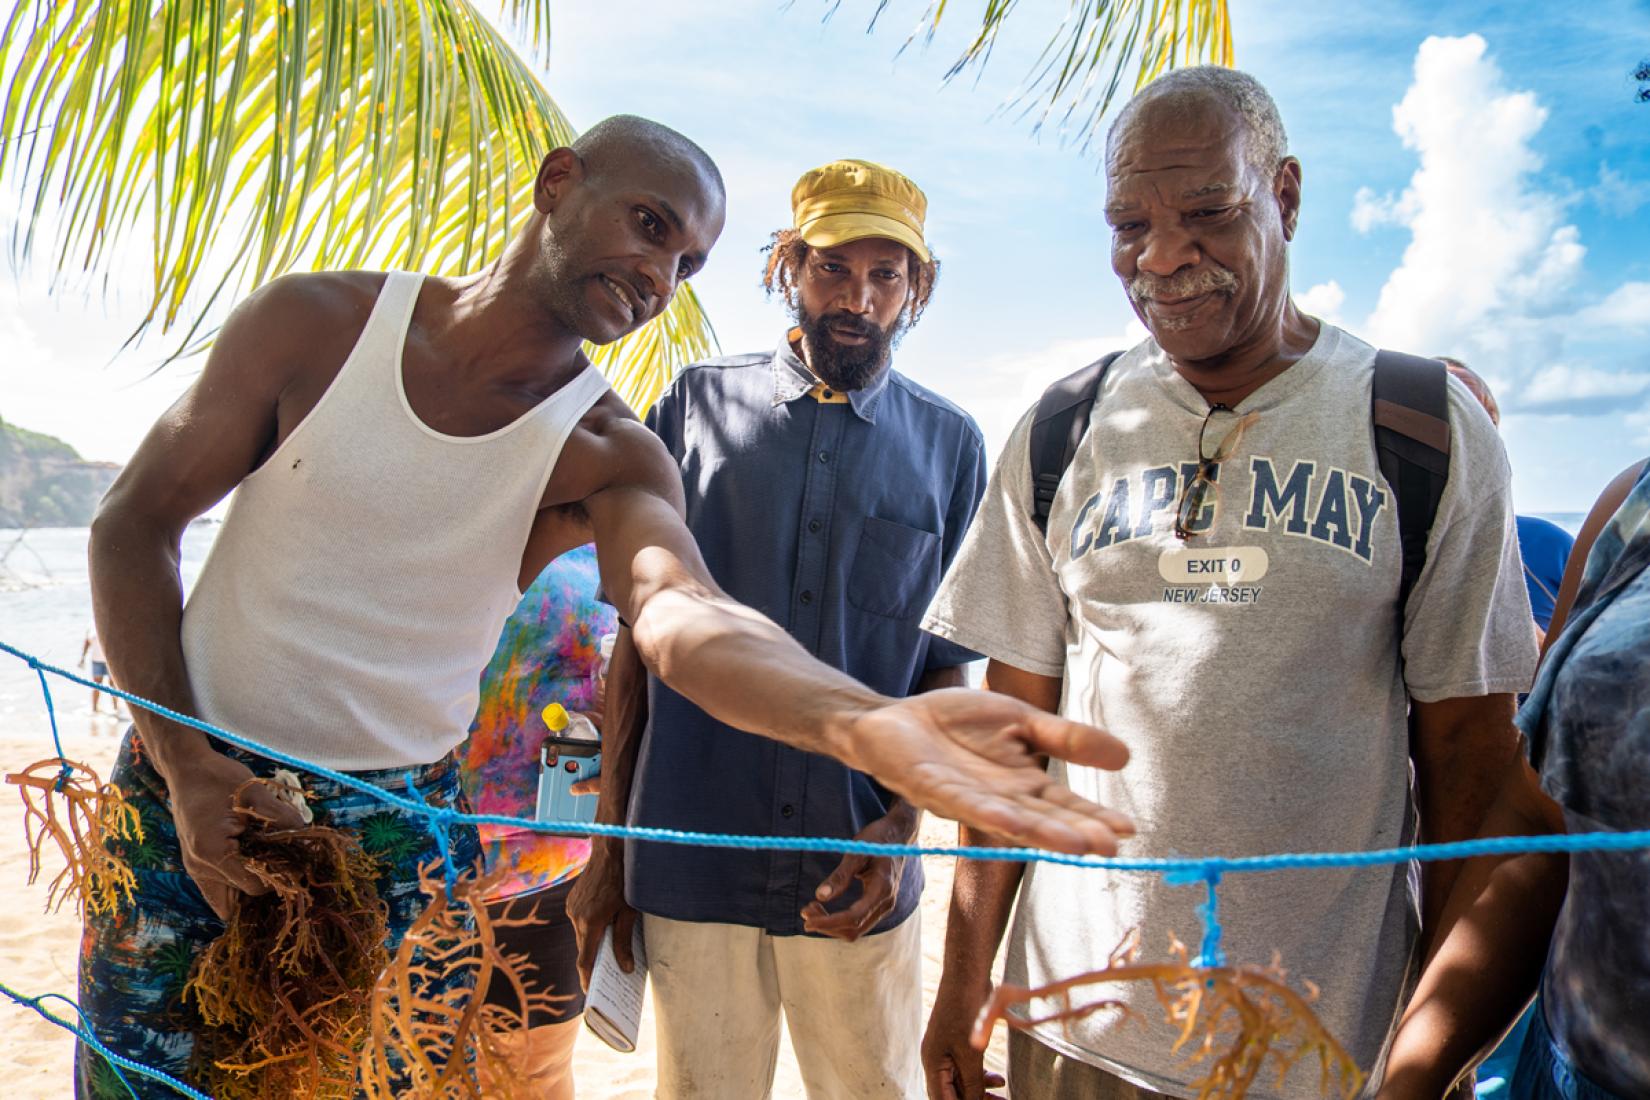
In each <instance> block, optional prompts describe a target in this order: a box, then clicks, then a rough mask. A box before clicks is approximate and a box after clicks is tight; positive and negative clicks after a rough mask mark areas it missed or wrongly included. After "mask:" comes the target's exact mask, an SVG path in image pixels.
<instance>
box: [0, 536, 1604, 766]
mask: <svg viewBox="0 0 1650 1100" xmlns="http://www.w3.org/2000/svg"><path fill="white" fill-rule="evenodd" d="M1542 518H1544V519H1549V520H1551V521H1552V522H1554V523H1556V524H1558V525H1559V526H1560V527H1563V528H1564V529H1565V530H1567V531H1569V532H1570V533H1571V534H1574V533H1575V532H1576V530H1577V529H1578V528H1579V527H1580V526H1581V521H1582V520H1583V519H1584V518H1585V515H1584V513H1581V512H1548V513H1543V514H1542ZM217 532H218V525H217V524H215V523H209V524H197V525H195V526H191V527H190V528H189V529H188V530H187V531H186V532H184V536H183V568H182V572H183V581H184V587H185V590H186V591H187V589H188V587H189V586H190V585H192V584H193V583H194V580H195V577H196V575H198V574H199V572H200V567H201V563H202V562H203V561H205V560H206V552H207V551H208V550H210V549H211V548H212V540H213V539H214V538H215V537H216V536H217ZM88 534H89V532H88V531H87V529H86V528H84V527H59V528H37V529H35V530H31V531H26V532H25V531H13V530H7V529H4V528H0V641H4V642H6V643H8V644H9V645H13V646H16V647H17V648H19V649H21V650H24V651H25V652H28V653H33V654H36V655H37V656H39V657H40V658H41V659H42V660H44V661H47V662H49V663H51V664H54V665H58V666H61V667H63V668H68V669H74V668H75V667H76V664H77V662H78V661H79V658H80V646H81V643H82V641H83V640H84V638H85V635H86V628H87V627H89V626H90V625H91V622H92V599H91V586H90V583H89V581H88V579H87V572H86V539H87V535H88ZM47 681H48V683H50V685H51V688H52V692H53V699H54V703H55V706H56V708H57V712H58V726H59V731H60V733H61V734H62V736H63V739H64V743H65V745H66V746H68V745H72V744H75V743H78V742H79V741H80V740H81V739H82V738H85V737H92V736H107V735H108V734H110V733H111V732H112V731H113V729H114V726H115V723H114V722H112V721H111V720H109V719H107V718H104V719H94V718H93V715H92V709H91V696H90V694H89V693H88V692H87V691H86V690H85V689H83V688H81V687H79V686H78V685H76V684H71V683H69V682H67V681H65V680H62V679H60V678H58V677H55V676H48V677H47ZM103 705H104V707H105V710H107V707H108V705H109V703H108V700H107V699H105V700H104V703H103ZM29 728H37V729H39V730H40V732H41V737H42V742H41V746H42V749H43V750H48V751H42V753H41V755H42V756H49V755H51V754H50V752H49V745H50V741H49V734H48V729H49V726H48V724H47V717H46V707H45V703H44V700H43V698H42V695H41V691H40V681H39V679H38V678H37V677H36V676H35V674H34V673H33V672H32V671H31V670H30V669H29V667H28V666H27V665H25V664H24V663H23V662H22V661H19V660H17V659H16V658H14V657H12V656H11V655H9V654H5V653H0V729H4V730H6V731H8V732H10V731H14V730H20V729H29Z"/></svg>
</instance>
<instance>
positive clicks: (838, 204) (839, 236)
mask: <svg viewBox="0 0 1650 1100" xmlns="http://www.w3.org/2000/svg"><path fill="white" fill-rule="evenodd" d="M791 214H792V216H793V218H794V219H795V221H796V228H797V230H798V231H799V232H800V233H801V234H802V239H803V240H804V241H807V242H808V243H809V244H811V245H813V246H814V247H815V248H831V247H833V246H835V245H839V244H847V243H848V242H849V241H857V240H861V239H863V238H865V237H886V238H888V239H889V240H891V241H898V242H899V243H900V244H903V245H904V246H905V247H907V248H909V249H910V250H911V251H912V252H915V253H916V254H917V258H918V259H920V260H922V261H923V262H924V263H926V262H928V259H929V256H928V244H927V242H926V241H924V240H923V238H922V222H923V218H924V217H926V216H927V214H928V198H927V196H925V195H924V194H923V193H922V190H921V189H920V188H919V187H917V185H916V184H914V183H912V182H911V181H910V180H908V179H906V178H905V177H904V176H902V175H900V173H898V172H896V171H894V170H893V169H892V168H884V167H883V166H882V165H880V164H872V163H871V162H870V161H868V160H833V161H832V162H831V163H829V164H826V165H822V166H820V167H818V168H815V169H813V170H812V171H811V172H806V173H804V174H803V176H802V178H801V179H799V180H797V181H796V186H795V187H794V188H792V190H791Z"/></svg>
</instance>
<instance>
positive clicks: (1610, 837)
mask: <svg viewBox="0 0 1650 1100" xmlns="http://www.w3.org/2000/svg"><path fill="white" fill-rule="evenodd" d="M0 652H5V653H10V654H12V655H13V656H15V657H18V658H20V659H22V660H23V661H25V662H28V663H29V664H30V665H31V666H32V667H34V668H36V669H37V670H41V669H43V670H45V671H46V672H50V673H52V674H53V675H55V676H61V677H62V678H64V679H65V680H68V681H70V682H72V683H77V684H81V685H83V686H85V687H89V688H90V687H96V688H97V689H98V690H100V691H104V692H107V693H108V694H110V695H114V696H117V697H119V698H121V699H125V700H126V701H127V702H129V703H132V704H134V705H136V706H139V707H142V708H143V709H145V710H148V711H152V712H154V713H155V714H158V715H160V716H162V717H163V718H168V719H170V720H171V721H174V722H177V723H178V724H179V725H184V726H188V727H190V728H192V729H197V730H200V731H201V732H203V733H208V734H211V735H212V736H214V737H217V738H219V739H220V740H222V741H225V742H227V743H229V744H231V745H235V746H237V747H239V748H242V749H245V750H247V751H248V752H252V753H256V754H257V755H259V756H262V757H265V758H266V759H269V760H274V761H276V762H277V763H281V764H285V765H287V766H288V767H292V768H297V769H299V770H301V771H307V772H309V773H311V774H313V775H318V776H321V777H323V778H326V779H330V780H331V781H333V782H335V783H337V784H339V785H340V786H344V787H348V788H350V789H351V790H355V791H360V792H361V793H363V794H367V795H371V796H372V797H374V798H377V799H379V800H380V801H382V802H385V803H387V804H389V805H391V806H394V807H396V808H397V809H400V810H404V811H406V812H409V813H418V814H425V815H432V814H435V815H440V817H441V819H442V821H444V822H445V823H446V824H447V826H448V827H451V826H453V825H501V826H505V827H509V828H515V829H521V830H526V831H530V832H537V833H553V834H558V835H563V836H601V837H612V838H614V839H616V840H645V841H654V842H657V843H661V844H684V845H692V846H696V847H707V848H736V849H742V850H747V851H772V852H830V853H835V854H843V855H865V856H887V857H902V856H905V857H909V856H947V857H955V858H959V859H995V860H1007V861H1010V862H1017V863H1054V864H1059V865H1062V866H1067V867H1084V868H1089V869H1092V870H1101V871H1125V872H1130V873H1137V874H1158V875H1175V874H1179V875H1186V876H1189V880H1190V881H1202V880H1203V879H1205V878H1206V877H1207V876H1208V875H1210V874H1215V875H1229V874H1242V873H1248V872H1257V871H1283V870H1291V869H1299V868H1330V867H1375V866H1381V865H1383V864H1391V863H1407V862H1409V861H1410V860H1418V861H1422V862H1428V861H1436V860H1445V859H1472V858H1475V857H1477V856H1499V855H1522V854H1526V853H1532V852H1545V853H1559V852H1625V851H1635V850H1637V849H1640V848H1650V829H1639V830H1634V831H1631V832H1620V833H1616V832H1592V833H1557V834H1552V835H1547V836H1494V837H1480V838H1478V839H1476V840H1459V841H1454V842H1452V843H1449V844H1417V845H1411V846H1409V847H1405V848H1381V849H1376V850H1374V851H1368V852H1288V853H1280V854H1276V855H1262V856H1241V857H1237V858H1220V857H1209V858H1205V859H1188V858H1172V859H1171V858H1164V859H1143V858H1123V857H1100V856H1072V855H1065V854H1063V853H1060V852H1049V851H1044V850H1042V849H1039V848H963V847H957V846H955V845H919V844H873V843H870V842H867V841H863V840H851V839H837V838H834V837H774V836H748V835H739V834H733V833H705V832H696V831H692V830H683V829H657V828H648V827H643V826H634V825H602V824H599V823H596V822H559V821H533V820H529V819H527V818H520V817H510V816H508V815H505V814H465V813H457V812H455V811H452V810H444V809H440V808H438V807H434V806H429V805H426V804H424V803H423V802H419V801H415V800H413V799H409V798H405V797H403V796H401V795H398V794H395V793H393V792H391V791H387V790H385V789H383V788H382V787H376V786H374V785H373V784H371V783H368V782H367V781H365V780H363V779H360V778H357V777H356V776H353V775H350V774H348V773H347V772H340V771H334V770H333V769H331V768H328V767H325V766H324V765H321V764H312V763H309V762H308V761H305V760H303V759H301V758H299V757H296V756H292V755H290V754H288V753H284V752H281V751H280V750H279V749H272V748H269V747H268V746H265V745H260V744H259V743H258V742H256V741H252V740H250V739H248V738H245V737H242V736H240V735H239V734H235V733H231V732H229V731H228V730H225V729H220V728H219V727H217V726H214V725H212V724H211V723H209V722H203V721H201V720H200V719H199V718H194V717H191V716H190V715H187V714H180V713H179V712H177V711H175V710H171V709H169V708H167V707H163V706H161V705H160V704H159V703H153V702H150V701H149V700H147V699H144V698H141V697H139V696H136V695H132V694H131V693H129V692H125V691H121V690H120V689H119V688H116V687H113V686H112V685H98V684H94V683H92V682H91V681H90V680H87V679H84V678H83V677H80V676H77V675H75V674H74V673H72V672H69V671H68V670H67V669H61V668H57V667H55V666H53V665H49V664H46V663H44V662H41V661H38V660H37V659H36V658H34V657H32V656H30V655H29V654H27V653H25V652H23V651H22V650H20V649H17V648H16V647H14V646H11V645H8V644H7V643H5V642H3V641H0Z"/></svg>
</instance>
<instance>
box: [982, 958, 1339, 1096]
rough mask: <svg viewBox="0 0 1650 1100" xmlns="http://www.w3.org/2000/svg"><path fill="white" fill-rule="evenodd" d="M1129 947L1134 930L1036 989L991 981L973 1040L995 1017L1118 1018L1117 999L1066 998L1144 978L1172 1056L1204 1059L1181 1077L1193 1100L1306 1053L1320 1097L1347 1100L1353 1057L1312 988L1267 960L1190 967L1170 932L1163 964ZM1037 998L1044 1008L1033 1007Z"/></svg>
mask: <svg viewBox="0 0 1650 1100" xmlns="http://www.w3.org/2000/svg"><path fill="white" fill-rule="evenodd" d="M1139 944H1140V937H1139V933H1138V930H1135V931H1131V932H1130V933H1129V934H1128V935H1127V936H1125V937H1124V939H1123V942H1122V943H1121V944H1119V945H1118V947H1117V949H1116V950H1115V951H1113V952H1112V955H1111V958H1110V959H1109V960H1108V961H1107V964H1106V966H1104V967H1103V968H1101V969H1099V970H1095V971H1091V972H1089V973H1087V974H1080V975H1078V976H1077V977H1074V978H1067V979H1065V980H1063V981H1058V982H1053V983H1051V984H1049V985H1046V986H1042V987H1040V988H1037V989H1026V988H1024V987H1021V986H1010V985H1005V986H1000V987H998V988H997V989H996V990H995V991H994V992H993V993H992V995H991V999H990V1001H988V1002H987V1004H986V1006H985V1008H984V1009H983V1010H982V1011H981V1013H980V1017H979V1021H978V1022H977V1023H976V1024H975V1027H974V1035H973V1042H974V1045H975V1046H976V1047H978V1048H980V1049H982V1050H983V1049H984V1048H985V1045H986V1043H987V1041H988V1040H989V1039H990V1037H991V1029H992V1028H993V1027H994V1026H995V1025H996V1023H997V1021H998V1020H1002V1021H1004V1022H1005V1023H1007V1024H1008V1026H1010V1027H1013V1028H1018V1029H1024V1028H1029V1027H1035V1026H1037V1025H1039V1024H1046V1023H1055V1022H1063V1021H1070V1020H1079V1019H1082V1018H1083V1017H1085V1016H1090V1015H1093V1014H1095V1013H1098V1012H1113V1013H1116V1014H1118V1015H1119V1016H1120V1017H1122V1018H1125V1019H1126V1018H1128V1017H1129V1016H1130V1015H1131V1013H1130V1010H1129V1008H1128V1006H1127V1005H1126V1004H1124V1003H1123V1002H1122V1001H1118V1000H1108V999H1104V998H1101V999H1097V1000H1093V1001H1086V1002H1078V1001H1076V1000H1075V999H1074V998H1073V996H1072V994H1073V993H1074V992H1075V991H1076V990H1078V989H1081V988H1084V987H1086V986H1091V985H1102V984H1110V983H1119V982H1150V983H1151V985H1152V991H1153V993H1154V994H1156V996H1157V1000H1158V1003H1159V1004H1161V1005H1162V1006H1163V1010H1164V1012H1165V1013H1166V1015H1167V1016H1168V1020H1169V1023H1170V1024H1172V1025H1174V1026H1175V1027H1176V1028H1178V1029H1179V1034H1178V1035H1177V1037H1176V1038H1175V1042H1174V1047H1173V1051H1174V1053H1177V1054H1178V1053H1181V1052H1185V1054H1186V1056H1187V1058H1188V1060H1189V1061H1191V1062H1194V1063H1204V1071H1205V1072H1204V1073H1203V1076H1201V1077H1200V1078H1198V1079H1197V1080H1195V1081H1193V1082H1191V1083H1190V1087H1191V1088H1195V1089H1197V1090H1198V1093H1197V1095H1198V1100H1216V1098H1218V1100H1238V1098H1240V1097H1242V1096H1244V1095H1246V1094H1247V1092H1248V1089H1249V1087H1250V1085H1251V1084H1252V1083H1253V1082H1254V1080H1255V1078H1256V1077H1257V1076H1258V1075H1259V1074H1260V1072H1261V1071H1262V1070H1263V1069H1265V1068H1266V1067H1267V1065H1268V1064H1270V1065H1272V1066H1273V1067H1274V1068H1275V1069H1276V1070H1277V1074H1278V1081H1279V1082H1280V1083H1281V1082H1282V1080H1283V1078H1284V1077H1285V1076H1287V1075H1288V1073H1289V1071H1290V1070H1291V1069H1292V1068H1294V1066H1295V1065H1296V1064H1297V1063H1299V1062H1301V1061H1303V1060H1306V1059H1308V1058H1311V1057H1313V1056H1315V1057H1316V1060H1317V1063H1318V1067H1319V1073H1320V1077H1319V1089H1320V1091H1321V1092H1322V1094H1323V1095H1325V1096H1328V1097H1339V1098H1341V1100H1351V1098H1352V1097H1354V1096H1356V1095H1357V1094H1358V1090H1359V1089H1361V1088H1362V1087H1363V1080H1364V1075H1363V1072H1362V1071H1361V1070H1359V1069H1358V1065H1357V1063H1356V1062H1354V1061H1353V1060H1352V1057H1351V1056H1350V1055H1349V1054H1347V1052H1346V1050H1345V1049H1344V1048H1342V1046H1341V1045H1340V1043H1338V1042H1337V1041H1336V1040H1335V1037H1334V1036H1333V1035H1331V1034H1329V1032H1328V1031H1327V1030H1325V1029H1324V1027H1323V1025H1322V1024H1320V1023H1319V1022H1318V1018H1317V1016H1316V1014H1315V1013H1314V1012H1313V1011H1312V1002H1313V1001H1315V1000H1316V999H1317V995H1318V992H1317V988H1316V987H1315V986H1313V985H1312V984H1311V983H1310V982H1306V983H1303V985H1304V987H1305V992H1304V993H1297V992H1296V991H1295V990H1293V989H1291V988H1290V987H1289V985H1288V982H1287V976H1286V975H1285V973H1284V971H1283V969H1282V967H1281V966H1279V964H1278V960H1277V959H1273V961H1272V964H1271V965H1270V966H1267V967H1259V966H1251V965H1243V966H1224V965H1221V966H1197V965H1195V964H1194V963H1193V962H1192V960H1191V958H1190V952H1189V951H1188V950H1187V949H1186V946H1185V945H1184V944H1182V943H1180V941H1179V940H1177V939H1174V938H1173V937H1170V947H1169V951H1170V954H1171V955H1172V956H1173V959H1172V961H1165V962H1156V963H1142V962H1139V961H1137V959H1138V956H1139ZM1039 1004H1047V1005H1049V1006H1050V1007H1049V1008H1048V1009H1047V1010H1046V1011H1044V1010H1037V1009H1035V1008H1034V1006H1036V1005H1039Z"/></svg>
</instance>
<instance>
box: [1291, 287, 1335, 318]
mask: <svg viewBox="0 0 1650 1100" xmlns="http://www.w3.org/2000/svg"><path fill="white" fill-rule="evenodd" d="M1295 304H1296V305H1297V306H1299V307H1300V308H1301V309H1303V310H1305V311H1306V312H1307V313H1310V314H1311V315H1312V316H1314V317H1318V318H1321V319H1322V320H1325V321H1328V322H1329V323H1330V324H1332V325H1338V324H1340V323H1341V307H1342V306H1343V305H1345V304H1346V291H1344V290H1342V289H1341V284H1340V283H1338V282H1336V281H1335V280H1334V279H1331V280H1329V281H1328V282H1327V283H1319V284H1318V285H1317V286H1314V287H1311V288H1309V289H1308V290H1306V291H1304V292H1303V293H1300V294H1297V295H1295Z"/></svg>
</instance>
